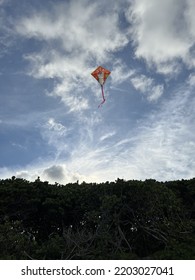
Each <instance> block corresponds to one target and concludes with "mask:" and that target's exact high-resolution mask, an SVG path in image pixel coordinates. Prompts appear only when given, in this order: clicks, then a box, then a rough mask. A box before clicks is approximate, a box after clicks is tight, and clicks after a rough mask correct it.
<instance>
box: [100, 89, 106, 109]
mask: <svg viewBox="0 0 195 280" xmlns="http://www.w3.org/2000/svg"><path fill="white" fill-rule="evenodd" d="M101 89H102V98H103V100H102V102H101V103H100V105H99V106H98V108H100V107H101V106H102V104H104V102H105V101H106V99H105V97H104V88H103V85H101Z"/></svg>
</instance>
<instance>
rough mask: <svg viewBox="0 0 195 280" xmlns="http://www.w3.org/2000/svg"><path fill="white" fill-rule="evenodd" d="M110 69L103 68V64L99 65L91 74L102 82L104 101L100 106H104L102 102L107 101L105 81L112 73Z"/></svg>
mask: <svg viewBox="0 0 195 280" xmlns="http://www.w3.org/2000/svg"><path fill="white" fill-rule="evenodd" d="M110 73H111V72H110V71H109V70H107V69H105V68H103V67H102V66H98V68H97V69H95V70H94V71H93V72H92V73H91V75H92V76H93V77H94V78H95V79H96V80H97V81H98V82H99V83H100V86H101V89H102V98H103V100H102V102H101V103H100V105H99V106H98V108H99V107H100V106H102V104H103V103H104V102H105V101H106V99H105V97H104V87H103V86H104V83H105V81H106V79H107V78H108V76H109V75H110Z"/></svg>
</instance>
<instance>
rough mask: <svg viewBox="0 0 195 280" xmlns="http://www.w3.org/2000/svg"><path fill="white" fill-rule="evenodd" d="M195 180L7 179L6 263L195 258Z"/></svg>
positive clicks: (2, 253) (0, 188)
mask: <svg viewBox="0 0 195 280" xmlns="http://www.w3.org/2000/svg"><path fill="white" fill-rule="evenodd" d="M194 218H195V179H191V180H181V181H172V182H164V183H162V182H157V181H155V180H146V181H144V182H143V181H124V180H121V179H118V180H116V181H115V182H106V183H101V184H94V183H93V184H87V183H85V182H83V183H82V184H79V183H78V182H77V183H72V184H67V185H59V184H57V183H56V184H55V185H51V184H49V183H48V182H41V181H40V179H39V178H38V179H37V180H35V182H28V181H26V180H24V179H17V178H15V177H12V178H11V179H6V180H0V259H194V258H195V231H194V225H195V221H194Z"/></svg>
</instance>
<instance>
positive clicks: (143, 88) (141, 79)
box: [131, 74, 164, 101]
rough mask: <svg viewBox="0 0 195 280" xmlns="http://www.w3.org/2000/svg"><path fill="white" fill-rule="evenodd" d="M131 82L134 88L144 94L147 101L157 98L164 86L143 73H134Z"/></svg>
mask: <svg viewBox="0 0 195 280" xmlns="http://www.w3.org/2000/svg"><path fill="white" fill-rule="evenodd" d="M131 82H132V84H133V86H134V87H135V89H136V90H138V91H140V92H141V93H143V94H145V95H146V98H147V99H148V100H149V101H156V100H158V99H159V98H160V97H161V95H162V94H163V91H164V86H163V85H162V84H161V85H158V84H156V83H155V81H154V79H152V78H148V77H146V76H145V75H143V74H142V75H135V76H134V77H132V78H131Z"/></svg>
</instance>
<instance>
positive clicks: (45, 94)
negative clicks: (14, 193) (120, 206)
mask: <svg viewBox="0 0 195 280" xmlns="http://www.w3.org/2000/svg"><path fill="white" fill-rule="evenodd" d="M194 14H195V2H194V0H185V1H184V0H164V1H156V0H150V1H148V0H120V1H115V0H110V1H104V0H98V1H90V0H79V1H77V0H71V1H65V0H64V1H63V0H55V1H54V0H50V1H48V0H42V1H39V0H20V1H15V0H0V178H8V177H11V176H13V175H14V176H17V177H23V178H26V179H27V180H34V179H36V178H37V177H38V176H40V178H41V180H48V181H49V182H51V183H54V182H58V183H63V184H66V183H68V182H75V181H77V180H79V181H80V182H82V181H86V182H103V181H113V180H115V179H117V178H118V177H119V178H123V179H139V180H144V179H146V178H153V179H156V180H160V181H165V180H176V179H182V178H184V179H188V178H192V177H194V171H195V133H194V131H195V118H194V117H195V110H194V108H195V93H194V90H195V17H194ZM99 65H101V66H103V67H105V68H107V69H109V70H110V71H111V75H110V76H109V78H108V79H107V81H106V84H105V97H106V103H104V105H103V106H102V107H101V108H99V109H98V105H99V103H100V102H101V89H100V86H99V84H98V83H97V81H96V80H95V79H94V78H93V77H92V76H91V75H90V73H91V72H92V71H93V70H95V68H96V67H97V66H99Z"/></svg>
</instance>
